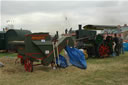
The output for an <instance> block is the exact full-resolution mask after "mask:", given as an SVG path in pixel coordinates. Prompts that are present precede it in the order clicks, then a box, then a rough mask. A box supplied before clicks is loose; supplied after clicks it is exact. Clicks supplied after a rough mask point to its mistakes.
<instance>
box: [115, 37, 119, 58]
mask: <svg viewBox="0 0 128 85" xmlns="http://www.w3.org/2000/svg"><path fill="white" fill-rule="evenodd" d="M114 36H115V37H114V42H115V43H116V45H115V49H114V51H115V53H116V56H119V38H118V37H117V34H114Z"/></svg>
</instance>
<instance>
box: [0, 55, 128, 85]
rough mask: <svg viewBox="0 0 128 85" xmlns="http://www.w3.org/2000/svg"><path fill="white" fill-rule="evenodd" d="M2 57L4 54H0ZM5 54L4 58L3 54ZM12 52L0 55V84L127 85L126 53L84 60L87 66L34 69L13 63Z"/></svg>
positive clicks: (127, 67) (40, 67)
mask: <svg viewBox="0 0 128 85" xmlns="http://www.w3.org/2000/svg"><path fill="white" fill-rule="evenodd" d="M2 56H4V57H2ZM5 56H8V57H5ZM9 56H16V54H0V62H3V63H4V64H5V67H3V68H0V85H128V53H125V55H121V56H115V57H111V58H105V59H88V60H87V65H88V67H87V69H86V70H82V69H79V68H77V67H73V66H70V67H68V68H66V69H57V70H52V69H51V68H50V67H44V66H36V67H34V72H32V73H29V72H25V71H24V66H22V65H20V64H16V65H15V63H14V61H15V59H16V57H9Z"/></svg>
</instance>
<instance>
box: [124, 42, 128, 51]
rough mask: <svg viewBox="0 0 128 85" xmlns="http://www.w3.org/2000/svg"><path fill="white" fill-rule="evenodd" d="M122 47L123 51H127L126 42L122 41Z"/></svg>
mask: <svg viewBox="0 0 128 85" xmlns="http://www.w3.org/2000/svg"><path fill="white" fill-rule="evenodd" d="M123 49H124V51H128V43H123Z"/></svg>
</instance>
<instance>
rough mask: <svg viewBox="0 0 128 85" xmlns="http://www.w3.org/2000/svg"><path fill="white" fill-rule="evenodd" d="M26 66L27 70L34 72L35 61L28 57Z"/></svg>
mask: <svg viewBox="0 0 128 85" xmlns="http://www.w3.org/2000/svg"><path fill="white" fill-rule="evenodd" d="M24 68H25V70H26V71H28V72H32V71H33V62H32V61H31V60H30V59H28V58H27V59H26V60H25V62H24Z"/></svg>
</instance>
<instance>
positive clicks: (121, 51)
mask: <svg viewBox="0 0 128 85" xmlns="http://www.w3.org/2000/svg"><path fill="white" fill-rule="evenodd" d="M119 52H120V54H124V49H123V38H122V36H121V34H119Z"/></svg>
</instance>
